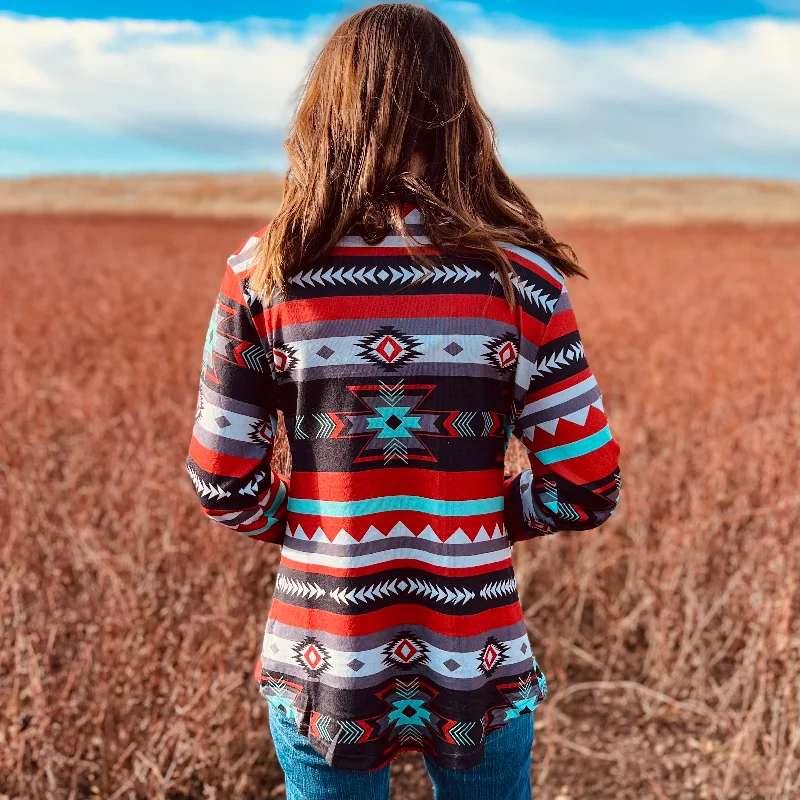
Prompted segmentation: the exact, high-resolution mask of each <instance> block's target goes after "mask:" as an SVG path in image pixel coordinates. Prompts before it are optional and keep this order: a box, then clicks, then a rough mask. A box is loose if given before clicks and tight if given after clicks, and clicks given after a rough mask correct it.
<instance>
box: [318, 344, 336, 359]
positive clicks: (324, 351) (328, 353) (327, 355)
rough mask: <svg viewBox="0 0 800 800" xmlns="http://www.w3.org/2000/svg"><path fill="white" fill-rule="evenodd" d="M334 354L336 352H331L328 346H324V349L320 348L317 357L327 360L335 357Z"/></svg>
mask: <svg viewBox="0 0 800 800" xmlns="http://www.w3.org/2000/svg"><path fill="white" fill-rule="evenodd" d="M333 352H334V351H333V350H331V348H330V347H328V345H326V344H324V345H322V347H320V349H319V350H317V355H318V356H320V358H324V359H326V360H327V359H329V358H330V357H331V356H332V355H333Z"/></svg>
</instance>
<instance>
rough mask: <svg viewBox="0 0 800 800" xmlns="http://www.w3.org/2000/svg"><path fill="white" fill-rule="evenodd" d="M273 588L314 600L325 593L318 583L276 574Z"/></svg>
mask: <svg viewBox="0 0 800 800" xmlns="http://www.w3.org/2000/svg"><path fill="white" fill-rule="evenodd" d="M275 588H276V589H278V591H281V592H284V593H285V594H290V595H292V596H293V597H302V598H303V599H306V600H316V599H317V598H319V597H323V596H324V595H325V590H324V589H323V588H322V587H321V586H320V585H319V584H318V583H314V582H313V581H308V582H306V581H299V580H297V579H296V578H288V577H287V576H286V575H278V579H277V580H276V581H275Z"/></svg>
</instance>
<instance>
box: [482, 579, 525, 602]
mask: <svg viewBox="0 0 800 800" xmlns="http://www.w3.org/2000/svg"><path fill="white" fill-rule="evenodd" d="M516 591H517V582H516V581H515V580H514V579H513V578H506V580H504V581H492V582H491V583H487V584H486V586H484V587H483V589H481V591H480V596H481V597H482V598H483V599H484V600H488V599H489V598H492V599H494V598H497V597H502V596H503V595H505V594H511V593H512V592H516Z"/></svg>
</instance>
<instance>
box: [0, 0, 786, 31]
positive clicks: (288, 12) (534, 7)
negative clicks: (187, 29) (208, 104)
mask: <svg viewBox="0 0 800 800" xmlns="http://www.w3.org/2000/svg"><path fill="white" fill-rule="evenodd" d="M430 5H431V6H436V5H439V6H441V7H442V8H443V9H444V11H445V13H446V12H447V11H449V12H450V13H451V14H452V13H454V12H455V13H457V12H458V10H459V6H460V7H461V9H462V13H463V12H466V13H470V12H471V11H478V10H479V9H480V10H483V11H485V12H490V13H497V14H511V15H515V16H518V17H520V18H522V19H526V20H531V21H534V22H537V23H541V24H544V25H549V26H555V27H560V28H564V29H568V28H573V27H575V28H582V29H587V28H588V29H611V30H614V29H621V30H627V29H636V28H647V27H652V26H657V25H667V24H670V23H684V24H688V25H702V24H708V23H712V22H718V21H720V20H730V19H741V18H749V17H757V16H763V15H764V14H773V15H775V14H777V15H783V14H789V13H791V10H792V8H793V7H794V6H796V4H794V3H793V2H792V1H791V0H785V1H784V0H766V2H757V0H694V1H693V0H606V2H602V3H600V2H597V1H596V0H576V1H575V2H565V1H564V0H541V1H540V2H531V0H491V2H481V3H478V2H470V1H469V0H468V1H467V2H463V3H459V2H452V3H438V4H437V3H430ZM362 6H363V3H359V2H352V1H348V0H345V1H343V0H306V1H305V2H298V0H278V1H277V2H276V0H269V2H254V0H228V2H225V3H219V2H217V3H202V2H200V3H195V2H191V0H166V2H160V0H142V1H141V2H134V0H112V1H111V2H109V0H103V2H97V0H12V2H10V3H5V4H4V7H5V9H6V10H7V11H14V12H16V13H19V14H30V15H35V16H45V17H66V18H76V17H87V18H93V19H102V18H107V17H119V18H130V19H180V20H185V19H192V20H197V21H200V22H208V21H230V20H239V19H244V18H246V17H266V18H280V19H292V20H303V19H305V18H307V17H309V16H311V15H320V16H322V15H329V14H343V13H344V14H347V13H351V12H353V11H356V10H358V9H359V8H361V7H362ZM448 6H449V9H448ZM470 7H473V8H470Z"/></svg>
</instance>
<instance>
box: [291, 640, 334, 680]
mask: <svg viewBox="0 0 800 800" xmlns="http://www.w3.org/2000/svg"><path fill="white" fill-rule="evenodd" d="M292 650H293V651H294V660H295V662H296V663H297V664H298V665H299V666H301V667H302V668H303V669H304V670H305V671H306V672H307V673H308V674H309V675H313V674H315V673H321V672H324V671H325V670H326V669H328V667H329V666H330V664H331V662H330V655H329V654H328V651H327V649H326V648H325V646H324V645H323V644H321V643H320V642H318V641H317V640H316V639H315V638H314V637H313V636H306V638H305V639H303V640H302V641H300V642H298V643H297V644H296V645H295V646H294V647H293V648H292Z"/></svg>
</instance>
